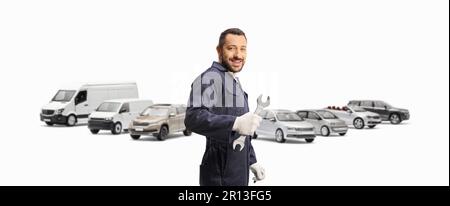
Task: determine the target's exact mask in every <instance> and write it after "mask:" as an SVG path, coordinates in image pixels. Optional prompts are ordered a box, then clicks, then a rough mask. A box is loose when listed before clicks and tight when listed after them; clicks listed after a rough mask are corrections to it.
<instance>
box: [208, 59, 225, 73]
mask: <svg viewBox="0 0 450 206" xmlns="http://www.w3.org/2000/svg"><path fill="white" fill-rule="evenodd" d="M211 67H214V68H216V69H218V70H219V71H222V72H227V71H228V69H226V68H225V67H224V66H223V65H222V64H221V63H219V62H216V61H214V62H213V64H212V65H211Z"/></svg>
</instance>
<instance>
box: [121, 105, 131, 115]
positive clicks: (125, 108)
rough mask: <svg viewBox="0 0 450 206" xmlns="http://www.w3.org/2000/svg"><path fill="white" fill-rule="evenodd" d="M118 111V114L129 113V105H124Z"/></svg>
mask: <svg viewBox="0 0 450 206" xmlns="http://www.w3.org/2000/svg"><path fill="white" fill-rule="evenodd" d="M119 111H120V113H124V112H130V104H128V103H124V104H123V105H122V107H121V108H120V110H119Z"/></svg>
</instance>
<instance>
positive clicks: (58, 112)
mask: <svg viewBox="0 0 450 206" xmlns="http://www.w3.org/2000/svg"><path fill="white" fill-rule="evenodd" d="M63 112H64V109H58V110H56V114H62V113H63Z"/></svg>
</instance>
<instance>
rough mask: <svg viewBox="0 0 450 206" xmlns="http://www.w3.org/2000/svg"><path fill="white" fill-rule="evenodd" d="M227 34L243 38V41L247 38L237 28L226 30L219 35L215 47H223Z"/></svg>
mask: <svg viewBox="0 0 450 206" xmlns="http://www.w3.org/2000/svg"><path fill="white" fill-rule="evenodd" d="M227 34H234V35H239V36H244V37H245V40H247V37H246V36H245V33H244V32H243V31H242V30H240V29H238V28H231V29H227V30H225V31H223V32H222V33H221V34H220V37H219V45H217V47H218V48H222V47H223V45H224V44H225V37H226V36H227Z"/></svg>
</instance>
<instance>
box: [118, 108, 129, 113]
mask: <svg viewBox="0 0 450 206" xmlns="http://www.w3.org/2000/svg"><path fill="white" fill-rule="evenodd" d="M125 112H127V110H126V109H122V110H120V112H119V113H125Z"/></svg>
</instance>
